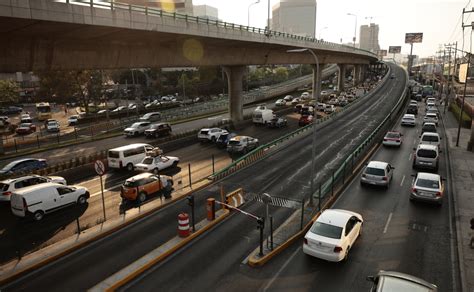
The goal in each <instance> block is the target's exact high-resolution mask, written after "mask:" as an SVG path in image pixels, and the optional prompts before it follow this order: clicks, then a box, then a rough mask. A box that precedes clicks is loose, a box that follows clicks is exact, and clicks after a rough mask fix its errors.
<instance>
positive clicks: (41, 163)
mask: <svg viewBox="0 0 474 292" xmlns="http://www.w3.org/2000/svg"><path fill="white" fill-rule="evenodd" d="M46 167H48V164H47V163H46V160H45V159H39V158H24V159H19V160H15V161H12V162H10V163H8V164H7V165H5V166H4V167H3V168H2V169H0V174H15V173H28V172H31V171H34V170H38V169H43V168H46Z"/></svg>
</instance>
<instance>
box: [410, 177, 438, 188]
mask: <svg viewBox="0 0 474 292" xmlns="http://www.w3.org/2000/svg"><path fill="white" fill-rule="evenodd" d="M416 186H417V187H421V188H430V189H439V181H437V180H431V179H423V178H419V179H418V180H417V181H416Z"/></svg>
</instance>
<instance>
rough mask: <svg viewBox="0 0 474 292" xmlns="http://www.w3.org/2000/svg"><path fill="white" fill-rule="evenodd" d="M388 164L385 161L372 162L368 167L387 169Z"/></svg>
mask: <svg viewBox="0 0 474 292" xmlns="http://www.w3.org/2000/svg"><path fill="white" fill-rule="evenodd" d="M387 165H388V163H387V162H384V161H370V162H369V164H367V167H372V168H385V167H387Z"/></svg>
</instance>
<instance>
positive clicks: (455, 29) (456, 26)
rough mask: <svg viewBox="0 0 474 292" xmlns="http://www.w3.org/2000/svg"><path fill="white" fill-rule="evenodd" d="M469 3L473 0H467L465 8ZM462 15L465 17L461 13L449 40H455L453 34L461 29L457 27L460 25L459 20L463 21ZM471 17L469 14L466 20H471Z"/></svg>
mask: <svg viewBox="0 0 474 292" xmlns="http://www.w3.org/2000/svg"><path fill="white" fill-rule="evenodd" d="M469 4H471V0H469V1H468V2H467V4H466V6H464V9H466V8H467V7H468V6H469ZM462 17H463V15H462V14H461V15H460V16H459V18H458V21H457V23H456V25H455V26H454V28H453V32H452V33H451V36H450V37H449V42H451V41H452V40H453V35H454V34H455V32H456V31H458V32H459V30H457V28H458V27H459V22H460V21H461V19H462ZM469 17H471V15H468V18H467V19H466V20H469Z"/></svg>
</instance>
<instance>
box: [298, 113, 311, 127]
mask: <svg viewBox="0 0 474 292" xmlns="http://www.w3.org/2000/svg"><path fill="white" fill-rule="evenodd" d="M312 122H313V116H312V115H301V118H300V120H299V121H298V125H299V126H306V125H309V124H311V123H312Z"/></svg>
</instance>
